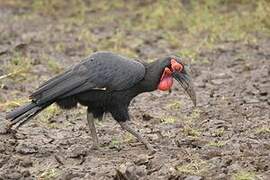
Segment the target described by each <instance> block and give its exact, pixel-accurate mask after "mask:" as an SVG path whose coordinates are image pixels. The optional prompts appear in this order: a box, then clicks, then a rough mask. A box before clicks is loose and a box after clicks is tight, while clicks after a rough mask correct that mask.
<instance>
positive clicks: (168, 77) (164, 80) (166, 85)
mask: <svg viewBox="0 0 270 180" xmlns="http://www.w3.org/2000/svg"><path fill="white" fill-rule="evenodd" d="M172 85H173V78H172V72H171V70H170V69H169V68H167V67H166V68H165V69H164V71H163V74H162V76H161V78H160V82H159V84H158V89H159V90H161V91H167V90H169V89H171V87H172Z"/></svg>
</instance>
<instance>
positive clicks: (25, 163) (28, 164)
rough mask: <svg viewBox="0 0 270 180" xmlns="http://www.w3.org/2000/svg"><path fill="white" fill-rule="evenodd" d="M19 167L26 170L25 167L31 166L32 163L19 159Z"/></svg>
mask: <svg viewBox="0 0 270 180" xmlns="http://www.w3.org/2000/svg"><path fill="white" fill-rule="evenodd" d="M20 165H21V166H22V167H25V168H26V167H30V166H32V165H33V162H32V161H31V159H28V158H25V159H21V161H20Z"/></svg>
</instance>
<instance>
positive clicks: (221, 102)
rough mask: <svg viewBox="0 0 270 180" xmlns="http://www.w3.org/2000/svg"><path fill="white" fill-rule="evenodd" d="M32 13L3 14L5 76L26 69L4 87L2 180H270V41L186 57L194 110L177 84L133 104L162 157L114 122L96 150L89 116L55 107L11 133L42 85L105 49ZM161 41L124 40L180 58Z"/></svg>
mask: <svg viewBox="0 0 270 180" xmlns="http://www.w3.org/2000/svg"><path fill="white" fill-rule="evenodd" d="M29 11H31V10H29V9H28V8H25V7H23V8H21V7H17V6H16V4H15V5H14V4H2V5H1V6H0V14H1V16H0V22H1V24H0V25H1V27H0V28H1V29H0V30H1V31H0V32H1V35H0V37H1V39H0V63H1V65H0V76H2V77H3V76H4V75H5V74H7V73H8V72H10V71H8V70H7V69H8V68H9V69H10V68H12V67H13V66H11V65H10V63H9V62H10V61H16V58H17V60H18V61H19V62H17V64H16V62H15V64H14V62H13V65H14V68H15V67H16V68H17V66H18V64H19V66H25V67H28V68H27V71H26V72H22V74H21V75H20V74H19V73H17V74H16V73H15V75H11V76H8V77H6V78H2V79H1V80H0V84H1V89H0V96H1V99H0V100H1V103H2V104H1V106H0V109H1V112H0V118H1V135H0V179H4V180H5V179H113V178H116V174H117V171H119V172H121V173H122V174H123V175H124V176H126V177H127V178H128V179H136V178H139V179H189V180H190V179H192V180H199V179H265V180H266V179H270V143H269V142H270V110H269V107H270V78H269V77H270V38H268V37H265V36H259V35H258V37H257V41H256V43H255V44H252V43H246V42H241V41H227V42H225V41H224V42H221V43H219V44H217V45H215V46H214V48H211V49H210V50H209V49H201V50H200V52H198V55H197V56H196V58H197V59H199V60H200V61H196V62H193V61H191V60H190V59H189V58H186V61H187V63H189V64H191V65H190V69H191V72H192V77H193V80H194V85H195V89H196V93H197V101H198V106H197V107H196V108H194V107H193V106H192V102H191V101H190V99H189V98H188V97H187V96H186V95H185V93H184V91H183V90H182V89H181V87H180V86H179V85H176V84H175V86H174V88H173V91H172V92H171V93H168V92H159V91H156V92H152V93H145V94H141V95H139V96H138V97H136V98H135V99H134V101H133V102H132V104H131V106H130V114H131V119H132V122H133V124H134V126H136V128H137V129H139V131H140V132H141V133H142V134H143V135H144V137H145V138H147V139H148V140H149V141H150V142H151V144H152V145H153V146H154V147H155V148H156V150H157V152H156V153H155V154H153V155H151V154H149V152H148V151H147V150H146V149H145V148H144V147H143V146H142V145H141V144H140V143H138V142H137V141H136V140H135V139H133V138H132V137H131V136H130V135H128V134H127V133H126V132H123V131H122V130H121V129H120V127H119V125H118V124H117V123H116V122H115V121H114V120H113V119H112V118H111V116H110V115H109V114H108V115H106V120H105V121H103V122H98V123H97V124H98V125H97V129H98V136H99V140H100V144H101V147H100V148H99V150H91V149H90V147H91V145H92V140H91V137H90V136H89V134H88V129H87V126H86V120H85V118H86V117H85V116H86V114H85V108H83V107H80V108H78V109H76V110H71V111H61V110H59V109H57V108H55V107H54V108H53V109H51V110H48V111H47V112H45V113H43V114H40V115H39V116H37V117H36V118H35V119H34V120H32V121H31V122H29V123H28V124H26V125H25V126H23V127H21V128H20V129H19V130H18V131H17V132H16V133H15V134H12V133H6V132H5V129H4V125H5V124H6V123H7V122H6V121H5V120H4V116H5V112H6V111H9V110H10V109H12V108H13V107H14V106H16V104H22V102H23V101H24V100H25V98H26V97H27V96H28V95H29V94H30V93H31V92H33V90H34V89H35V88H37V87H38V86H39V85H40V83H41V82H43V81H44V80H46V79H48V78H50V77H52V76H53V75H55V74H57V73H58V72H61V71H62V69H63V68H65V67H68V66H70V65H72V64H75V63H76V62H78V61H79V60H81V59H82V58H83V57H85V56H86V54H89V53H90V52H92V51H95V50H100V49H99V48H97V47H98V45H96V44H91V45H88V47H87V48H86V47H85V44H83V43H82V44H81V43H80V39H78V38H77V37H75V35H76V33H77V32H79V31H80V28H79V27H78V26H77V25H76V24H72V23H71V25H70V27H69V29H68V30H66V29H65V31H62V27H61V26H59V25H61V23H62V22H61V19H59V18H53V17H51V16H46V15H44V14H38V15H36V16H35V17H34V18H31V17H24V18H21V19H20V18H18V17H21V16H23V15H24V14H27V13H28V12H29ZM97 13H98V12H95V11H93V12H92V11H91V12H89V14H87V15H88V16H91V17H93V16H95V15H96V16H97V17H98V14H97ZM115 13H117V12H115ZM115 26H116V25H115V24H114V23H107V24H104V25H103V26H97V27H95V28H93V29H91V32H92V33H93V34H94V35H95V36H96V37H98V38H100V39H104V38H105V39H106V38H107V39H110V38H111V37H113V36H114V32H115V29H114V28H115ZM65 28H66V27H65ZM160 33H161V32H160V31H158V30H157V31H154V32H148V33H147V32H145V33H134V32H133V31H132V32H125V35H126V36H127V39H129V41H130V39H132V38H133V37H137V38H139V39H140V40H141V41H142V43H139V45H136V43H135V44H133V45H132V43H128V44H127V47H128V48H130V49H132V50H134V52H135V53H136V55H137V56H138V57H139V58H140V59H144V60H145V61H146V60H147V59H148V58H149V57H151V58H152V59H155V58H153V57H156V58H158V57H160V56H164V55H166V54H168V53H171V52H174V51H175V47H171V46H170V45H169V43H168V42H167V41H166V40H164V39H163V38H162V36H161V35H160ZM74 34H75V35H74ZM108 41H109V40H108ZM59 42H61V44H60V45H57V44H56V43H59ZM97 43H98V42H97ZM63 44H64V45H65V47H62V45H63ZM53 47H56V48H53ZM57 47H58V48H57ZM89 49H91V51H88V52H87V50H89ZM104 49H105V50H106V48H104ZM116 52H117V49H116ZM127 54H128V53H127ZM44 56H45V57H44ZM14 59H15V60H14ZM51 59H52V60H51ZM20 61H27V62H23V63H21V62H20ZM28 61H29V62H30V63H29V62H28ZM51 61H52V62H51ZM54 61H55V62H56V63H54ZM49 62H50V63H49ZM11 72H13V73H14V71H11ZM20 99H23V100H20ZM16 100H18V101H19V102H14V101H16ZM9 101H12V102H13V103H9ZM14 104H15V105H14ZM121 173H120V174H121ZM118 177H119V176H118Z"/></svg>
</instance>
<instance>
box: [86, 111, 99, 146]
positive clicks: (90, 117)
mask: <svg viewBox="0 0 270 180" xmlns="http://www.w3.org/2000/svg"><path fill="white" fill-rule="evenodd" d="M87 122H88V125H89V129H90V133H91V136H92V139H93V146H92V149H98V137H97V132H96V127H95V118H94V116H93V114H92V113H90V112H88V111H87Z"/></svg>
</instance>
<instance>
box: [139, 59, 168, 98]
mask: <svg viewBox="0 0 270 180" xmlns="http://www.w3.org/2000/svg"><path fill="white" fill-rule="evenodd" d="M144 66H145V76H144V78H143V80H142V81H141V82H140V83H139V84H138V86H137V90H138V94H139V93H143V92H150V91H155V90H157V88H158V85H159V82H160V77H161V75H162V72H163V68H164V67H163V66H162V65H161V62H159V60H158V61H155V62H151V63H145V64H144Z"/></svg>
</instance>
